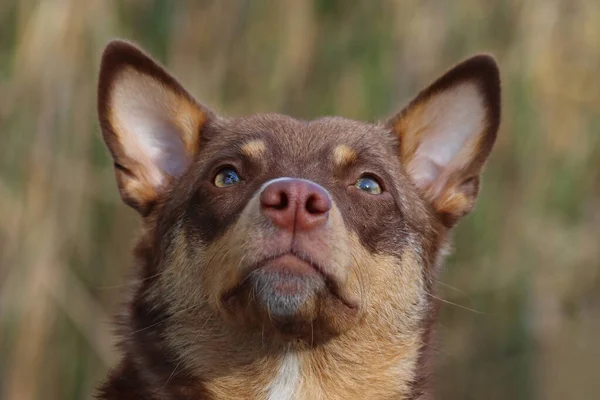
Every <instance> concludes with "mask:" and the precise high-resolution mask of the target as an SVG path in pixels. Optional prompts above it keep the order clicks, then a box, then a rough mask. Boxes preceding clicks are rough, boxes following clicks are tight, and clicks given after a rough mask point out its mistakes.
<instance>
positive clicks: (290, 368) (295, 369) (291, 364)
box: [267, 353, 300, 400]
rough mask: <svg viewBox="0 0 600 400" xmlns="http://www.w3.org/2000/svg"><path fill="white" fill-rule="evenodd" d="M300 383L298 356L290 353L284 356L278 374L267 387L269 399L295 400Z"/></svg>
mask: <svg viewBox="0 0 600 400" xmlns="http://www.w3.org/2000/svg"><path fill="white" fill-rule="evenodd" d="M299 383H300V365H299V361H298V356H297V355H296V354H294V353H288V354H286V355H285V357H284V358H283V361H282V362H281V366H280V367H279V371H278V372H277V375H276V376H275V378H274V379H273V381H272V382H271V384H270V385H269V387H268V388H267V399H268V400H293V399H295V393H296V389H297V387H298V384H299Z"/></svg>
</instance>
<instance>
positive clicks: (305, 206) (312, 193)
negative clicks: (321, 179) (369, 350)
mask: <svg viewBox="0 0 600 400" xmlns="http://www.w3.org/2000/svg"><path fill="white" fill-rule="evenodd" d="M260 205H261V212H262V213H263V214H264V215H266V216H267V217H269V218H270V219H271V221H273V223H274V224H275V225H277V226H278V227H280V228H283V229H285V230H288V231H294V230H300V231H309V230H311V229H316V228H318V227H320V226H322V225H324V224H325V222H327V218H328V216H329V210H330V209H331V199H330V198H329V195H328V194H327V192H326V191H325V189H323V188H322V187H321V186H319V185H317V184H316V183H312V182H309V181H305V180H301V179H292V178H289V179H281V180H277V181H275V182H273V183H270V184H269V185H268V186H267V187H266V188H265V189H264V190H263V192H262V193H261V194H260Z"/></svg>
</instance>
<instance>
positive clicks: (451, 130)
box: [388, 55, 500, 227]
mask: <svg viewBox="0 0 600 400" xmlns="http://www.w3.org/2000/svg"><path fill="white" fill-rule="evenodd" d="M499 123H500V75H499V71H498V67H497V65H496V62H495V61H494V59H493V58H492V57H490V56H487V55H477V56H475V57H472V58H470V59H467V60H466V61H463V62H462V63H460V64H458V65H457V66H455V67H454V68H452V69H451V70H450V71H448V72H447V73H446V74H444V75H443V76H442V77H440V78H439V79H438V80H436V81H435V82H434V83H433V84H431V85H430V86H429V87H428V88H427V89H425V90H424V91H422V92H421V93H420V94H419V95H418V96H417V97H416V98H415V99H414V100H413V101H412V102H411V103H410V104H409V105H408V106H407V107H406V108H405V109H404V110H402V111H401V112H400V113H399V114H398V115H396V116H395V117H394V118H392V119H391V120H390V121H388V124H389V127H390V128H391V129H392V130H393V131H394V132H395V134H397V135H398V137H399V141H400V159H401V162H402V164H403V165H404V167H405V169H406V171H407V172H408V174H409V175H410V178H411V180H412V182H413V183H414V184H415V185H416V186H417V187H418V188H419V189H420V190H421V193H422V194H423V196H424V197H425V198H426V199H427V200H428V201H429V202H430V203H431V204H432V205H433V207H434V209H435V210H436V211H437V212H438V213H439V215H440V216H441V217H442V219H443V221H444V223H445V224H446V225H447V226H448V227H451V226H452V225H454V224H455V223H456V221H457V220H458V219H459V218H460V217H462V216H463V215H465V214H467V213H468V212H470V211H471V210H472V208H473V206H474V204H475V200H476V197H477V194H478V192H479V182H480V175H481V170H482V167H483V165H484V163H485V161H486V159H487V157H488V155H489V154H490V151H491V149H492V146H493V145H494V141H495V139H496V133H497V131H498V125H499Z"/></svg>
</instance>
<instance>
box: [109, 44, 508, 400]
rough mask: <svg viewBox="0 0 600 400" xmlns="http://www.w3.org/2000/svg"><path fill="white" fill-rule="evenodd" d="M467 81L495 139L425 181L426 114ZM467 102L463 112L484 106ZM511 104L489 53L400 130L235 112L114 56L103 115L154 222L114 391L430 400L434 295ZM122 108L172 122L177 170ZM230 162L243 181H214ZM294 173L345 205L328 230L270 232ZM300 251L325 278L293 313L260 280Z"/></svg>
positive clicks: (123, 331) (120, 170)
mask: <svg viewBox="0 0 600 400" xmlns="http://www.w3.org/2000/svg"><path fill="white" fill-rule="evenodd" d="M464 84H467V85H473V86H472V87H473V88H475V89H474V90H476V91H477V93H478V94H479V95H480V96H481V101H482V104H483V107H484V109H485V110H486V113H485V115H483V116H482V118H483V122H484V124H483V126H484V129H483V130H482V131H481V132H475V133H474V135H475V136H474V137H473V138H469V141H468V142H467V144H466V145H465V146H464V147H463V148H462V150H460V151H459V152H458V153H456V156H455V158H454V159H453V160H452V162H451V163H450V164H449V165H448V166H446V167H444V169H443V171H442V173H440V174H439V175H436V177H435V179H434V180H433V181H432V182H431V183H428V186H426V187H421V186H419V184H418V181H416V178H415V175H414V174H416V173H417V172H414V171H413V170H412V169H411V168H412V167H411V160H412V159H413V158H414V157H415V154H417V152H418V151H420V150H419V148H420V147H419V146H420V145H421V144H420V143H421V142H422V141H423V140H427V139H428V137H427V135H428V134H429V132H430V130H431V124H432V123H433V122H431V121H430V122H427V121H429V120H427V118H430V117H431V116H432V115H433V116H434V117H435V118H437V115H436V114H435V112H437V111H436V110H433V111H432V110H431V109H430V108H431V107H430V108H429V109H428V108H427V107H428V105H430V104H434V103H433V102H432V99H437V98H439V97H436V96H438V94H440V93H454V92H451V90H453V89H454V88H456V87H459V86H460V85H464ZM127 88H136V89H138V90H136V91H135V92H136V93H140V92H141V93H143V95H144V96H145V98H144V99H133V100H131V99H129V97H128V96H135V95H136V94H135V93H133V94H132V93H131V90H126V89H127ZM456 93H457V94H456V96H458V99H459V100H460V99H461V98H462V97H461V96H466V97H467V98H468V99H471V98H472V97H473V96H472V95H471V94H470V93H467V94H466V95H463V94H461V92H460V90H459V91H456ZM119 96H121V97H123V96H124V97H123V98H121V97H119ZM469 96H471V97H469ZM121 100H122V101H121ZM469 101H471V100H469ZM499 101H500V100H499V80H498V72H497V69H496V67H495V63H494V62H493V60H492V59H491V58H489V57H488V56H478V57H475V58H472V59H470V60H468V61H466V62H464V63H463V64H460V65H458V66H457V67H455V68H454V69H452V70H451V71H450V72H449V73H447V74H446V75H444V76H443V77H442V78H440V79H439V80H438V81H436V82H434V84H433V85H432V86H430V87H429V88H428V89H426V90H425V91H423V92H422V93H421V94H420V95H419V96H418V97H417V98H416V99H415V100H414V101H413V102H411V103H410V104H409V105H408V106H407V108H405V109H404V110H403V111H402V112H401V113H400V114H398V116H396V117H394V118H392V119H391V120H390V121H387V122H384V123H376V124H369V123H363V122H358V121H351V120H348V119H344V118H339V117H327V118H321V119H318V120H314V121H300V120H297V119H293V118H291V117H288V116H284V115H278V114H263V115H254V116H249V117H242V118H225V117H221V116H217V115H216V114H214V113H213V112H211V111H210V110H209V109H208V108H206V107H205V106H203V105H200V104H199V103H197V102H196V101H195V100H194V99H193V98H192V97H191V96H190V95H189V94H188V93H187V92H186V91H185V90H184V89H183V88H182V86H181V85H180V84H179V83H177V82H176V81H175V79H174V78H172V77H171V76H170V75H168V74H167V73H166V72H165V70H164V69H163V68H162V67H160V66H158V65H157V64H156V63H154V62H153V61H152V60H151V59H150V58H149V57H148V56H146V55H145V54H144V53H142V52H141V51H140V50H138V49H137V48H135V47H134V46H133V45H131V44H128V43H125V42H120V41H115V42H112V43H111V44H109V46H108V47H107V50H106V51H105V54H104V57H103V62H102V68H101V73H100V82H99V95H98V102H99V103H98V104H99V107H98V111H99V118H100V123H101V127H102V131H103V135H104V138H105V141H106V142H107V145H108V147H109V149H110V151H111V154H112V155H113V158H114V160H115V170H116V175H117V182H118V184H119V188H120V192H121V196H122V197H123V199H124V201H125V202H126V203H127V204H129V205H130V206H132V207H133V208H135V209H136V210H138V212H139V213H140V214H141V215H142V218H143V229H142V234H141V236H140V239H139V242H138V245H137V247H136V251H135V255H136V267H137V276H138V280H137V281H136V287H135V290H134V292H133V294H132V296H131V298H130V300H129V302H128V305H127V308H126V310H125V312H124V314H123V315H122V316H121V318H120V337H121V345H120V348H121V352H122V357H123V358H122V361H121V363H120V365H119V366H117V367H116V368H115V369H114V370H112V371H111V373H110V375H109V377H108V380H107V381H106V382H105V383H104V385H103V386H102V388H101V389H100V391H99V394H98V397H99V398H100V399H119V400H121V399H122V400H125V399H200V398H202V399H234V398H246V399H266V398H273V397H272V396H274V393H277V394H279V395H280V396H283V395H282V394H281V393H284V394H285V396H286V397H285V398H286V399H287V398H297V399H313V398H327V399H352V398H369V399H423V398H425V396H426V395H427V394H428V393H429V391H428V388H427V383H428V381H429V380H428V379H427V371H428V369H429V361H428V360H429V357H430V352H429V349H430V348H431V345H430V340H431V336H432V327H433V322H434V320H435V314H436V312H437V307H438V304H437V303H436V302H435V301H433V298H432V297H431V296H430V294H431V293H432V292H433V289H434V282H435V277H436V274H437V269H438V268H439V265H440V263H441V260H442V258H443V254H444V250H445V247H446V245H447V242H448V234H449V229H450V228H451V227H452V226H453V225H454V224H455V222H456V221H457V220H458V218H460V217H461V216H463V215H464V214H466V213H468V212H469V211H471V209H472V207H473V204H474V201H475V198H476V196H477V192H478V189H479V175H480V173H481V169H482V167H483V164H484V162H485V159H486V158H487V156H488V154H489V152H490V150H491V147H492V145H493V143H494V140H495V135H496V131H497V128H498V124H499V107H500V104H499ZM148 102H150V103H148ZM155 102H158V103H159V104H162V106H161V107H157V106H156V104H155ZM161 102H162V103H161ZM119 104H123V105H125V106H128V105H129V104H133V105H134V106H135V107H132V108H131V110H133V111H134V112H139V113H140V115H142V116H145V117H147V118H148V121H149V122H148V124H152V123H157V124H159V125H157V126H156V127H154V126H152V125H149V126H150V128H147V127H146V128H144V129H146V131H144V130H143V129H142V130H140V131H139V132H141V133H144V132H157V134H163V133H165V132H166V133H168V134H172V135H173V136H166V139H165V142H164V143H167V144H165V145H164V146H162V147H161V146H157V147H156V148H153V149H154V150H153V151H158V152H161V151H166V152H168V151H170V149H172V148H173V146H175V148H181V149H183V150H181V154H180V156H179V157H178V158H172V159H168V162H162V160H163V159H162V158H160V157H158V158H156V157H155V156H154V154H155V153H153V152H152V151H150V152H148V151H146V150H144V147H143V146H147V145H148V144H147V143H145V142H143V140H144V138H143V137H142V138H140V133H139V132H130V130H131V129H134V130H135V129H137V128H136V126H137V125H136V124H134V123H131V121H129V120H128V118H133V117H131V116H130V115H129V114H127V113H122V112H121V110H115V107H116V106H118V105H119ZM465 104H469V102H468V101H467V102H466V103H465ZM148 110H150V111H148ZM119 112H121V114H119ZM432 112H434V114H432ZM145 113H147V115H146V114H145ZM135 117H136V118H138V116H135ZM132 121H133V122H137V121H138V120H137V119H133V120H132ZM156 121H158V122H156ZM142 122H143V123H142V124H141V125H142V127H145V125H144V124H145V123H146V122H145V121H142ZM474 126H478V125H474ZM131 127H133V128H131ZM154 128H156V129H158V128H160V129H158V130H153V129H154ZM163 128H164V130H161V129H163ZM140 140H141V142H140ZM148 143H150V145H154V142H152V141H150V142H148ZM140 146H141V147H140ZM177 146H180V147H177ZM136 149H141V150H139V151H138V150H136ZM144 151H146V153H144ZM161 154H162V153H161ZM153 157H154V158H153ZM157 160H158V161H157ZM173 162H180V163H181V165H182V166H183V167H182V168H184V169H183V170H181V171H183V172H181V173H175V174H174V173H172V172H171V171H179V170H180V169H177V168H179V166H177V168H175V169H169V168H174V167H173ZM223 166H227V167H229V168H235V169H236V170H237V171H239V174H240V177H241V179H242V180H241V181H240V183H238V184H236V185H233V186H231V187H216V186H215V185H214V184H213V179H214V177H215V175H216V174H217V172H218V171H219V169H220V168H222V167H223ZM417 167H418V166H417ZM363 173H368V174H369V175H370V176H374V177H376V178H377V179H378V180H379V182H380V183H381V186H382V188H383V192H382V193H381V194H380V195H371V194H368V193H365V192H362V191H361V190H359V189H357V188H356V187H355V186H354V182H355V181H356V180H357V178H358V177H360V176H361V175H362V174H363ZM155 176H157V178H155ZM280 177H293V178H301V179H305V180H309V181H311V182H315V183H317V184H318V185H320V186H322V187H323V188H325V189H326V190H327V192H328V194H329V196H330V197H331V209H330V211H329V212H328V217H327V221H326V223H325V224H324V225H323V226H322V227H320V228H319V229H318V230H311V231H308V232H300V231H293V232H288V231H284V230H282V229H280V228H278V227H276V226H275V225H273V224H272V223H271V222H270V220H269V218H268V217H266V216H265V214H264V213H263V212H262V211H261V210H262V205H261V204H262V203H261V200H260V193H261V190H262V187H263V186H264V185H265V184H267V183H269V182H271V181H272V180H273V179H277V178H280ZM288 253H289V254H292V255H291V256H290V257H292V258H294V259H298V260H303V261H302V262H303V263H305V264H310V265H311V266H312V267H313V268H315V269H316V270H317V271H318V272H319V276H320V278H317V279H318V280H319V282H320V283H318V284H315V285H316V286H315V288H316V289H314V291H313V292H310V293H308V292H307V293H308V294H307V295H306V296H307V297H305V298H303V299H304V300H302V302H301V303H299V305H298V306H297V309H296V311H295V312H294V314H293V315H286V316H279V315H278V314H277V313H275V314H273V311H274V310H275V309H274V308H270V307H271V306H270V305H269V304H270V303H267V305H266V306H265V305H264V304H263V305H261V304H262V303H260V301H261V300H259V298H262V297H260V296H265V295H264V294H263V293H257V290H259V289H257V286H252V285H251V284H250V283H248V282H254V281H253V279H259V278H256V275H255V274H260V273H262V272H261V265H263V264H264V265H268V263H269V262H270V261H269V260H271V259H274V258H275V257H278V256H280V255H281V254H288ZM321 279H322V280H321ZM286 368H289V369H286ZM290 371H291V372H290ZM289 377H291V378H290V379H292V378H293V382H291V383H290V382H288V381H286V379H287V378H289ZM269 396H271V397H269Z"/></svg>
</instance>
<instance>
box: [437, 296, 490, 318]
mask: <svg viewBox="0 0 600 400" xmlns="http://www.w3.org/2000/svg"><path fill="white" fill-rule="evenodd" d="M427 295H428V296H430V297H433V298H434V299H436V300H439V301H441V302H443V303H446V304H450V305H453V306H456V307H458V308H462V309H464V310H467V311H471V312H474V313H476V314H482V315H487V314H486V313H484V312H483V311H478V310H475V309H473V308H469V307H466V306H463V305H461V304H457V303H453V302H451V301H449V300H444V299H442V298H441V297H437V296H434V295H433V294H431V293H427Z"/></svg>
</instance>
